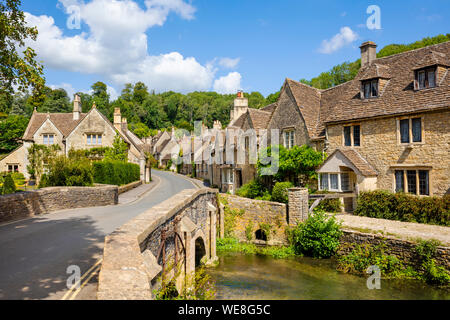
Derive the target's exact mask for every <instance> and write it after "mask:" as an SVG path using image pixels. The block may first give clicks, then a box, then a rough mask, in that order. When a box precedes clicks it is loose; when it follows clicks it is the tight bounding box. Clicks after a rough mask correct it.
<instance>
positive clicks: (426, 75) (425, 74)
mask: <svg viewBox="0 0 450 320" xmlns="http://www.w3.org/2000/svg"><path fill="white" fill-rule="evenodd" d="M434 87H436V67H432V68H425V69H420V70H417V71H416V81H415V89H416V90H422V89H428V88H434Z"/></svg>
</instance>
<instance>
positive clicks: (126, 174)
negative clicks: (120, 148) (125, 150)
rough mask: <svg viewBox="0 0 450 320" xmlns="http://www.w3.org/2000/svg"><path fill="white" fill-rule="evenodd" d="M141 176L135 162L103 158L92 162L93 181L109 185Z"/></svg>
mask: <svg viewBox="0 0 450 320" xmlns="http://www.w3.org/2000/svg"><path fill="white" fill-rule="evenodd" d="M140 178H141V170H140V167H139V166H138V165H137V164H134V163H127V162H123V161H115V160H104V161H101V162H94V181H95V182H96V183H102V184H110V185H118V186H121V185H124V184H128V183H131V182H134V181H139V179H140Z"/></svg>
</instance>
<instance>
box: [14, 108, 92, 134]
mask: <svg viewBox="0 0 450 320" xmlns="http://www.w3.org/2000/svg"><path fill="white" fill-rule="evenodd" d="M86 115H87V113H81V114H80V119H79V120H73V113H38V112H33V115H32V116H31V119H30V122H29V123H28V126H27V129H26V130H25V133H24V136H23V140H33V136H34V134H35V133H36V131H37V130H38V129H39V128H40V127H41V126H42V124H43V123H44V122H45V121H46V120H47V117H49V118H50V121H51V122H53V124H54V125H55V126H56V128H58V130H59V131H61V133H62V134H63V136H64V138H65V137H67V136H68V135H69V134H70V133H71V132H72V131H73V129H75V127H76V126H77V125H78V124H79V123H80V122H81V121H82V120H83V119H84V117H86Z"/></svg>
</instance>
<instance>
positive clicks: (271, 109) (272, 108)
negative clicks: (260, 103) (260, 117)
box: [259, 102, 278, 113]
mask: <svg viewBox="0 0 450 320" xmlns="http://www.w3.org/2000/svg"><path fill="white" fill-rule="evenodd" d="M277 106H278V103H276V102H275V103H272V104H269V105H268V106H265V107H262V108H261V109H259V110H261V111H266V112H270V113H273V112H274V111H275V109H276V108H277Z"/></svg>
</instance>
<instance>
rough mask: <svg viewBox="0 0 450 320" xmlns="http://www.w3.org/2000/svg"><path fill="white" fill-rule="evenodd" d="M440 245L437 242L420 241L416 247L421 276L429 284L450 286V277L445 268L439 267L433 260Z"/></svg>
mask: <svg viewBox="0 0 450 320" xmlns="http://www.w3.org/2000/svg"><path fill="white" fill-rule="evenodd" d="M438 245H439V243H438V242H437V241H433V240H428V241H420V242H419V244H418V245H417V246H416V254H417V255H418V257H419V260H420V269H421V271H422V274H421V276H422V279H423V280H425V282H427V283H429V284H437V285H448V284H450V275H449V274H448V272H447V271H446V270H445V268H443V267H441V266H437V265H436V261H435V260H434V259H433V258H434V257H435V255H436V249H437V247H438Z"/></svg>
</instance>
